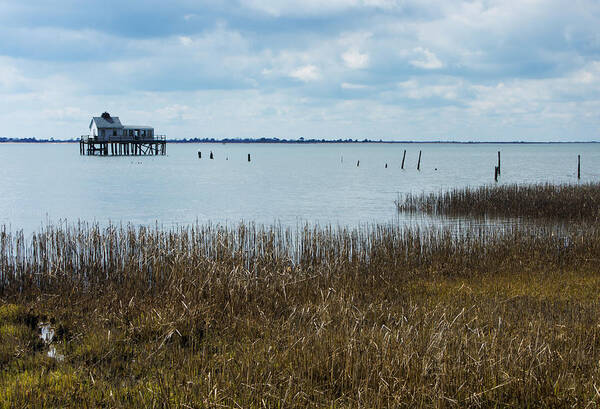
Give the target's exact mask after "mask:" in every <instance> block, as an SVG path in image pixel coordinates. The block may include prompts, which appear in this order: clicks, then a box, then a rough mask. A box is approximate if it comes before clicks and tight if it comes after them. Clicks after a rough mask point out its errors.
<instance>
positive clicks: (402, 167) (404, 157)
mask: <svg viewBox="0 0 600 409" xmlns="http://www.w3.org/2000/svg"><path fill="white" fill-rule="evenodd" d="M404 159H406V149H404V155H402V166H400V169H404Z"/></svg>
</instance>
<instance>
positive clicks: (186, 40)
mask: <svg viewBox="0 0 600 409" xmlns="http://www.w3.org/2000/svg"><path fill="white" fill-rule="evenodd" d="M179 42H180V43H181V45H183V46H185V47H187V46H190V45H192V44H193V43H194V40H192V39H191V38H190V37H188V36H180V37H179Z"/></svg>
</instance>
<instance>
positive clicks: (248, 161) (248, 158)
mask: <svg viewBox="0 0 600 409" xmlns="http://www.w3.org/2000/svg"><path fill="white" fill-rule="evenodd" d="M248 162H250V154H248Z"/></svg>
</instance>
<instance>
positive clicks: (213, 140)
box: [169, 137, 384, 143]
mask: <svg viewBox="0 0 600 409" xmlns="http://www.w3.org/2000/svg"><path fill="white" fill-rule="evenodd" d="M169 142H174V143H361V142H364V143H366V142H384V141H383V140H382V139H379V140H378V141H375V140H371V139H363V140H358V139H351V138H348V139H341V138H339V139H316V138H311V139H305V138H303V137H301V138H298V139H284V138H223V139H216V138H183V139H173V140H170V141H169Z"/></svg>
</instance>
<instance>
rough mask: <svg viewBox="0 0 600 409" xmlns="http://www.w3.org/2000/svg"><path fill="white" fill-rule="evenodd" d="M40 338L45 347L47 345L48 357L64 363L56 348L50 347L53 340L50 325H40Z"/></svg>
mask: <svg viewBox="0 0 600 409" xmlns="http://www.w3.org/2000/svg"><path fill="white" fill-rule="evenodd" d="M39 328H40V338H41V339H42V341H44V343H45V344H46V345H48V353H47V355H48V357H50V358H53V359H56V360H57V361H64V359H65V356H64V355H63V354H60V353H58V352H57V351H56V347H55V346H54V345H52V340H53V339H54V335H55V330H54V328H53V327H52V326H51V325H50V323H40V324H39Z"/></svg>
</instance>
